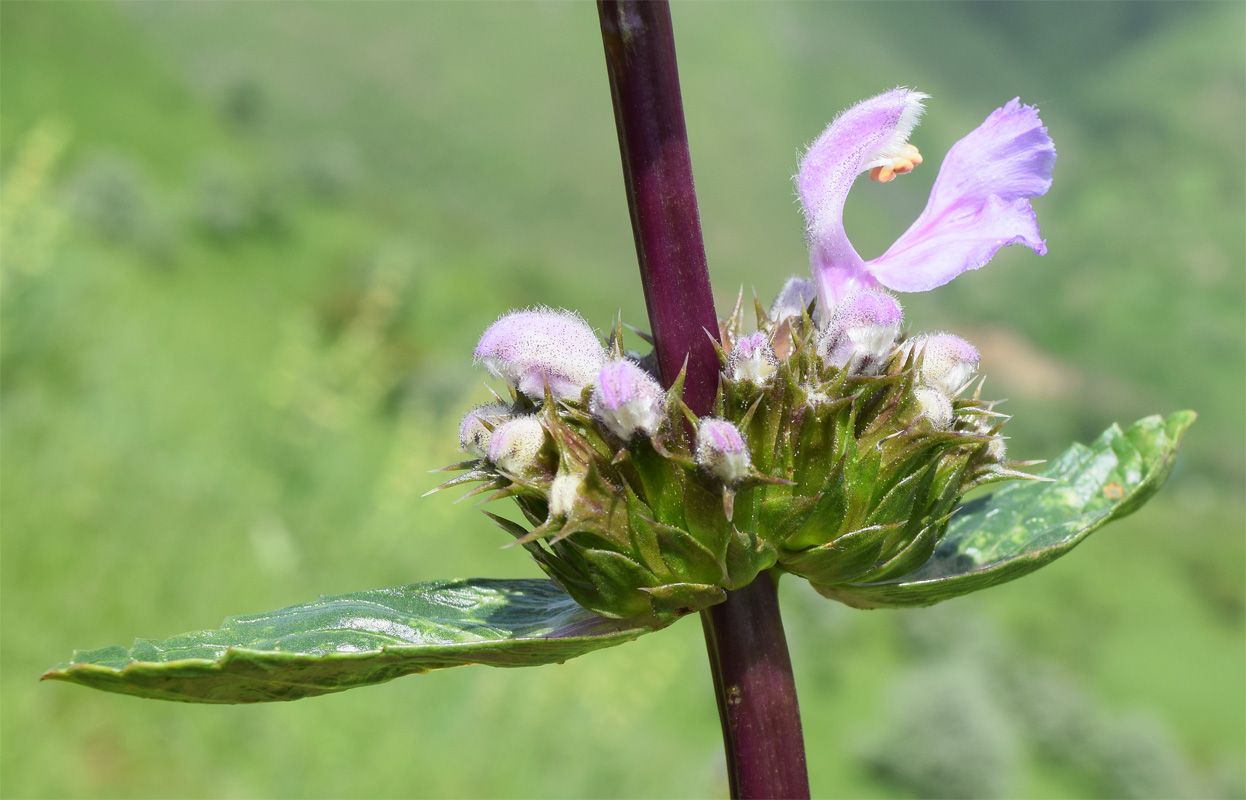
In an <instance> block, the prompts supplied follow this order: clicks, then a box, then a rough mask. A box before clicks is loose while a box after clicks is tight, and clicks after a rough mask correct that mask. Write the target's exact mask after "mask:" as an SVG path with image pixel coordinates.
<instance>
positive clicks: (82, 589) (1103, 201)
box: [0, 2, 1246, 797]
mask: <svg viewBox="0 0 1246 800" xmlns="http://www.w3.org/2000/svg"><path fill="white" fill-rule="evenodd" d="M674 15H675V28H676V34H677V37H678V41H679V47H680V59H681V62H680V66H681V71H682V77H683V89H684V100H685V104H686V107H687V116H688V127H689V132H690V137H691V143H692V152H693V163H694V167H695V170H696V174H697V181H698V189H699V193H700V197H701V204H702V215H703V222H704V226H705V239H706V243H707V247H708V249H709V259H710V267H711V273H712V276H713V280H714V283H715V286H716V290H717V292H718V294H719V297H720V304H721V305H722V306H723V307H725V306H726V303H727V302H728V300H729V299H730V298H733V297H734V294H735V292H736V290H737V288H738V287H739V286H740V285H741V284H743V285H744V286H745V287H746V290H748V289H750V288H753V289H755V290H756V291H757V293H758V294H759V295H760V296H761V297H762V298H763V299H768V298H769V297H770V296H771V295H772V294H773V293H774V292H775V291H776V290H777V288H778V287H779V285H780V284H781V283H782V281H783V280H784V279H785V278H786V277H787V276H788V275H790V274H792V273H799V272H802V271H803V270H804V269H805V268H806V267H805V264H806V263H807V262H806V254H805V251H804V245H803V241H802V237H801V221H800V217H799V213H798V210H797V208H796V206H795V204H794V203H793V196H792V189H791V185H790V182H789V176H790V175H791V173H792V172H793V170H794V168H795V164H796V160H797V153H798V148H799V147H800V146H801V145H802V144H804V143H806V142H808V141H810V140H812V139H813V138H814V136H816V134H817V133H818V132H819V131H820V130H821V128H822V127H823V126H824V125H825V124H826V123H827V121H829V120H830V118H831V117H832V116H833V115H834V113H835V112H836V111H837V110H838V109H840V108H842V107H844V106H846V105H848V104H850V103H852V102H854V101H856V100H858V99H861V98H863V97H866V96H869V95H871V94H874V93H877V92H878V91H881V90H883V89H886V88H889V87H891V86H894V85H897V84H906V85H915V86H917V87H918V88H920V89H923V90H925V91H927V92H929V93H931V94H932V95H933V96H934V97H933V100H932V101H931V102H930V103H929V112H928V114H927V117H926V120H925V121H924V123H923V125H922V127H921V128H919V129H918V131H917V133H916V134H915V136H914V138H913V141H914V142H915V143H916V144H917V145H918V146H919V147H921V149H922V151H923V153H925V154H926V157H927V163H926V166H925V167H923V168H922V169H919V170H918V171H917V172H916V173H914V175H912V176H909V177H907V178H905V179H904V180H901V181H896V182H895V183H893V184H890V185H887V186H877V185H872V184H870V185H861V186H858V187H857V189H856V191H855V192H854V195H853V199H852V201H851V202H850V204H849V208H848V225H849V228H850V230H852V232H853V235H854V238H855V240H856V241H857V243H858V245H859V248H858V249H860V250H861V252H862V253H863V254H864V255H866V256H867V257H869V256H872V255H875V254H877V253H879V252H882V250H883V249H885V248H886V246H887V245H888V244H889V243H890V241H892V239H894V237H895V236H897V235H898V234H899V233H900V232H901V231H903V230H904V228H905V227H906V226H907V225H908V224H909V222H910V221H911V220H912V219H913V218H915V217H916V215H917V213H918V212H919V211H920V209H921V207H922V205H923V204H924V202H925V196H926V193H927V191H928V189H929V186H930V184H931V183H932V182H933V180H934V175H935V174H936V171H937V165H938V162H939V160H940V158H941V154H942V153H943V152H945V151H946V150H947V148H948V147H949V146H950V145H951V144H952V143H953V142H955V141H956V140H957V139H958V138H959V137H960V136H962V135H963V134H964V133H966V132H967V131H969V130H970V129H971V128H972V127H974V126H975V125H976V124H977V123H978V122H979V121H980V120H981V119H982V118H983V117H985V115H986V114H987V113H989V112H990V111H991V110H992V109H993V108H995V107H997V106H998V105H1001V104H1002V103H1003V102H1005V101H1006V100H1008V99H1009V98H1011V97H1013V96H1015V95H1018V94H1020V95H1021V97H1022V98H1023V99H1024V100H1026V101H1027V102H1034V103H1037V104H1039V105H1040V107H1041V108H1042V111H1043V119H1044V120H1045V122H1046V123H1047V125H1048V126H1049V129H1050V131H1051V134H1052V136H1053V138H1054V139H1055V141H1056V145H1057V149H1058V151H1059V154H1060V161H1059V163H1058V164H1057V169H1056V178H1055V185H1054V187H1053V189H1052V191H1051V193H1050V194H1049V195H1048V196H1047V197H1045V198H1042V199H1040V200H1038V201H1037V202H1036V203H1035V206H1036V208H1037V211H1038V215H1039V219H1040V222H1041V224H1042V228H1043V232H1044V235H1045V236H1046V237H1047V240H1048V245H1049V248H1050V254H1049V255H1048V256H1047V257H1045V258H1043V259H1038V258H1036V257H1034V256H1032V255H1030V254H1029V253H1028V252H1011V251H1005V252H1004V253H1002V254H1001V255H1000V256H999V257H998V258H996V259H995V261H994V262H992V264H991V265H990V266H989V268H987V269H984V270H982V271H980V272H976V273H972V274H968V275H965V276H963V277H961V278H959V279H958V280H957V281H955V282H954V283H952V284H950V285H948V286H947V287H944V288H941V289H939V290H937V291H935V292H932V293H929V294H927V295H910V296H907V297H906V298H904V299H905V302H906V306H907V309H908V313H909V317H910V320H911V321H912V322H913V324H914V326H915V327H916V328H919V329H929V328H945V329H949V330H952V331H955V332H957V333H961V334H962V335H966V336H968V337H969V338H971V339H972V340H973V341H975V343H977V344H979V345H980V347H981V349H982V351H983V354H984V362H985V363H984V372H985V373H986V374H987V375H988V376H989V377H988V381H987V389H988V390H991V389H992V387H994V390H993V391H994V392H995V393H996V394H998V395H1000V396H1008V397H1010V398H1011V401H1010V403H1009V408H1010V410H1011V412H1012V413H1014V414H1015V415H1016V419H1015V420H1014V421H1013V422H1012V423H1011V425H1010V428H1009V432H1010V433H1011V434H1012V436H1013V437H1014V439H1013V441H1012V442H1011V443H1010V446H1011V451H1012V453H1013V454H1015V455H1016V456H1018V457H1023V458H1041V457H1043V456H1044V455H1050V454H1053V453H1055V452H1057V451H1058V450H1059V449H1061V448H1063V447H1064V446H1065V445H1066V444H1067V443H1068V441H1069V440H1070V439H1074V438H1077V439H1081V440H1083V441H1084V440H1087V439H1089V438H1091V437H1093V436H1094V435H1095V434H1097V433H1098V432H1099V431H1100V430H1102V428H1103V427H1105V426H1106V425H1107V424H1108V423H1110V422H1111V421H1113V420H1121V421H1131V420H1133V419H1135V418H1137V417H1139V416H1142V415H1144V414H1148V413H1153V412H1170V411H1173V410H1176V409H1178V408H1185V407H1190V408H1194V409H1196V410H1198V411H1199V412H1200V413H1201V415H1202V418H1201V420H1200V421H1199V423H1198V424H1197V425H1196V426H1195V428H1194V429H1193V430H1192V432H1191V434H1190V437H1189V440H1188V442H1189V445H1188V448H1187V450H1186V453H1185V455H1184V457H1183V460H1182V461H1181V462H1180V463H1179V465H1178V468H1177V471H1176V473H1175V474H1174V476H1173V479H1172V481H1171V484H1170V486H1169V487H1168V489H1166V490H1165V492H1164V493H1162V494H1161V496H1160V497H1159V498H1158V499H1157V500H1156V501H1154V502H1153V504H1152V505H1150V506H1148V507H1147V508H1146V509H1145V510H1144V511H1143V512H1141V513H1140V514H1138V515H1136V516H1134V517H1131V518H1130V519H1129V520H1127V521H1125V522H1124V523H1121V524H1119V525H1117V526H1115V527H1114V528H1111V529H1109V530H1107V531H1105V532H1103V533H1100V534H1097V535H1096V537H1095V538H1093V539H1092V540H1091V541H1090V542H1088V543H1087V544H1086V545H1084V546H1083V547H1081V548H1080V549H1079V552H1078V553H1077V554H1075V555H1073V556H1071V557H1069V558H1067V559H1064V560H1062V561H1060V562H1058V563H1057V564H1055V565H1053V566H1051V567H1049V568H1047V569H1045V570H1044V571H1042V572H1041V573H1039V574H1038V575H1035V576H1033V577H1030V578H1028V579H1026V580H1024V581H1021V582H1018V583H1015V584H1010V585H1008V586H1004V587H1000V588H998V589H992V590H991V591H989V592H985V593H983V594H981V595H975V596H973V597H970V598H965V599H963V600H958V601H955V602H953V603H949V604H947V605H946V606H940V607H938V608H935V609H930V610H923V611H918V612H870V613H866V612H857V611H852V610H850V609H847V608H844V607H841V606H838V605H836V604H833V603H829V602H827V601H825V600H822V599H821V598H819V597H817V596H816V595H813V593H812V592H810V591H808V590H807V588H806V587H802V586H800V585H797V584H796V582H795V581H788V582H785V585H784V587H783V592H784V598H785V604H786V606H785V607H786V608H787V617H788V620H787V627H788V635H789V639H790V641H791V644H792V648H793V655H794V659H795V661H796V670H797V678H798V681H799V683H800V690H801V701H802V708H803V709H804V712H805V725H806V735H807V746H808V750H809V755H810V767H811V773H812V780H813V788H814V792H815V794H816V795H818V796H839V797H910V796H918V797H942V796H963V797H994V796H1011V797H1182V796H1184V797H1241V796H1243V795H1244V793H1246V777H1244V776H1243V757H1242V753H1243V752H1246V710H1244V709H1246V658H1244V655H1243V653H1244V644H1246V642H1244V637H1243V625H1244V621H1246V598H1244V594H1246V592H1244V584H1246V543H1244V537H1243V532H1244V529H1246V511H1244V505H1243V503H1244V495H1246V491H1244V486H1243V484H1244V483H1246V448H1244V447H1243V445H1244V443H1246V370H1244V366H1246V341H1244V339H1243V330H1244V328H1246V310H1244V303H1243V300H1244V299H1246V269H1244V266H1246V245H1244V242H1243V237H1242V219H1243V212H1244V211H1246V184H1244V181H1243V174H1244V172H1246V161H1244V159H1246V156H1244V153H1246V130H1244V125H1243V120H1244V119H1246V100H1244V97H1246V86H1244V79H1243V75H1244V72H1246V43H1244V39H1243V30H1244V29H1246V9H1244V7H1243V6H1242V5H1241V4H1236V3H1165V2H1155V3H1127V2H1126V3H1099V4H1065V3H1044V4H1021V3H1010V4H952V3H939V4H902V3H887V4H863V3H862V4H854V3H834V4H778V3H772V4H731V5H708V4H688V5H677V6H676V7H675V9H674ZM0 23H2V24H0V37H2V41H0V97H2V98H3V99H2V101H0V167H2V170H3V173H2V176H0V180H2V183H0V189H2V193H0V243H2V249H0V269H2V271H0V281H2V284H0V348H2V349H0V401H2V403H3V443H4V446H3V449H2V451H0V469H2V477H3V505H2V506H0V525H2V534H3V539H2V541H0V548H2V556H3V558H2V561H0V591H2V594H3V605H2V609H0V622H2V627H3V639H2V640H0V665H2V671H0V706H2V708H3V717H2V727H0V737H2V741H3V750H2V751H0V794H3V795H4V796H10V797H71V796H72V797H110V796H128V797H169V796H183V797H218V796H237V797H328V796H349V797H365V796H378V797H382V796H383V797H391V796H393V797H398V796H403V797H405V796H420V797H479V796H532V797H536V796H541V797H588V796H591V797H609V796H633V797H675V796H679V797H685V796H724V795H725V791H726V778H725V773H724V767H723V763H722V755H721V739H720V736H719V732H718V728H717V718H716V712H715V708H714V701H713V698H712V692H711V689H710V685H709V675H708V670H707V668H706V664H705V658H704V653H703V645H702V644H701V641H700V631H699V630H698V629H697V626H696V625H695V623H691V622H689V623H684V624H681V625H678V626H676V627H675V628H673V629H672V630H670V631H667V632H664V633H662V634H659V635H655V636H651V637H646V638H644V639H642V640H640V641H639V642H637V643H635V644H633V645H630V646H628V647H623V648H618V649H616V650H609V651H604V652H602V653H598V654H594V655H591V656H588V657H585V658H583V659H579V660H576V661H572V662H568V663H567V664H565V665H562V666H559V667H551V668H545V669H540V670H514V671H511V670H488V669H485V668H470V669H459V670H451V671H447V672H442V673H434V674H432V675H427V676H421V677H412V678H406V679H403V680H400V681H397V682H394V683H392V684H388V685H385V686H381V687H375V688H371V689H366V690H358V691H354V692H349V693H346V694H343V695H336V696H329V697H324V698H318V699H314V700H308V701H303V702H299V703H294V704H290V705H277V706H265V707H247V708H232V707H222V708H216V707H203V708H199V707H183V706H178V705H172V704H160V703H147V702H138V701H134V700H131V699H128V698H123V697H120V696H110V695H105V694H97V693H90V692H86V691H84V690H82V689H79V688H77V687H72V686H63V685H39V684H37V683H36V682H35V679H36V677H37V676H38V674H39V673H40V671H42V670H43V669H45V668H46V667H48V666H50V665H52V664H54V663H56V662H57V661H60V660H62V659H64V658H65V657H66V656H67V655H68V653H69V651H70V649H71V648H72V647H75V646H77V647H95V646H100V645H104V644H111V643H128V642H129V640H130V639H131V638H132V637H133V636H135V635H144V636H164V635H169V634H173V633H177V632H180V631H184V630H191V629H196V628H204V627H210V626H213V625H215V624H216V623H217V622H218V621H219V620H220V618H221V617H223V616H225V615H226V614H237V613H250V612H257V611H261V610H264V609H268V608H276V607H279V606H282V605H287V604H290V603H294V602H300V601H303V600H307V599H310V598H311V597H313V596H315V595H316V594H318V593H332V592H345V591H351V590H357V589H364V588H370V587H378V586H388V585H394V584H399V583H404V582H409V581H419V580H429V579H434V578H439V577H450V576H472V575H482V576H497V577H519V576H534V575H536V574H537V570H536V568H535V567H534V566H533V565H532V564H531V563H529V562H528V561H527V559H526V558H525V557H524V556H523V555H522V554H520V553H517V552H515V551H513V550H508V551H501V550H500V549H499V546H500V545H501V544H503V543H504V540H505V536H504V535H502V534H500V533H499V532H497V531H496V530H494V529H492V528H491V527H490V525H489V524H488V522H487V520H485V519H484V518H483V516H482V515H479V514H477V513H475V512H473V510H472V509H471V508H468V507H465V506H454V505H452V503H451V500H452V498H450V497H446V496H443V495H438V496H436V497H433V498H429V499H420V495H421V494H422V493H423V492H424V491H426V490H427V489H429V488H430V487H431V486H432V485H434V483H435V476H430V475H428V474H426V471H427V470H428V469H430V468H432V467H435V466H439V465H441V464H443V463H448V462H450V461H454V460H457V455H456V453H455V446H456V442H455V438H454V430H455V424H456V422H457V419H458V415H459V414H460V413H461V412H462V410H463V409H465V408H466V407H468V406H469V405H470V404H472V403H474V402H479V401H481V400H483V399H484V398H485V396H486V394H485V390H484V389H483V387H482V386H481V382H482V378H483V375H482V374H481V373H479V372H478V371H477V370H475V369H473V368H472V366H471V364H470V358H469V353H470V350H471V348H472V346H473V344H474V341H475V337H476V336H478V335H479V332H480V331H481V330H483V329H484V327H485V326H486V325H487V324H488V323H489V322H491V321H492V320H493V319H494V318H495V317H496V316H497V315H498V314H499V313H501V312H502V311H504V310H506V309H508V308H511V307H516V306H523V305H527V304H535V303H545V304H550V305H557V306H567V307H574V308H578V309H580V310H581V311H582V312H583V313H584V314H585V316H586V317H587V318H588V319H590V320H592V321H594V323H595V324H597V325H600V326H602V327H603V328H604V327H605V326H607V325H608V324H609V322H610V321H611V320H612V319H613V318H614V315H615V314H616V313H618V312H620V311H621V312H622V314H623V318H624V319H625V320H627V321H630V322H632V323H635V324H640V325H643V323H644V319H645V316H644V305H643V298H642V295H641V291H640V287H639V284H638V280H637V277H636V269H635V253H634V248H633V244H632V238H631V232H630V228H629V226H628V222H627V212H626V206H625V203H624V198H623V192H622V186H621V181H620V175H619V162H618V153H617V146H616V141H615V134H614V125H613V117H612V113H611V109H610V101H609V94H608V91H607V89H606V81H605V71H604V66H603V64H602V58H601V53H600V41H599V38H598V34H597V23H596V17H595V13H594V9H593V8H592V6H591V5H589V4H574V5H573V4H547V5H546V4H541V5H531V4H506V5H501V4H324V3H321V4H298V5H293V4H232V3H230V4H219V3H197V4H173V3H127V4H99V3H79V2H65V3H4V4H2V5H0Z"/></svg>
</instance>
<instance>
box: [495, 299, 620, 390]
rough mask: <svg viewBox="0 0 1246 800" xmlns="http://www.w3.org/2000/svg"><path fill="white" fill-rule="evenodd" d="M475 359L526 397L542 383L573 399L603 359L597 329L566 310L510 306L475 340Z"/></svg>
mask: <svg viewBox="0 0 1246 800" xmlns="http://www.w3.org/2000/svg"><path fill="white" fill-rule="evenodd" d="M475 357H476V361H477V362H478V363H480V364H483V365H484V366H485V368H486V369H487V370H489V372H490V373H491V374H492V375H493V376H494V377H496V378H501V379H502V380H504V381H506V382H507V383H508V384H510V385H511V386H514V387H515V388H516V389H518V390H519V391H520V392H523V393H524V394H526V395H527V396H528V397H531V398H533V399H536V400H539V399H541V398H542V397H544V396H545V386H546V384H548V385H549V389H550V393H551V394H553V395H554V397H556V398H559V399H576V398H578V397H579V396H580V392H581V391H583V389H584V387H585V386H589V385H591V384H592V383H593V381H594V379H596V377H597V371H598V370H600V369H601V365H602V363H603V362H604V361H605V360H606V351H605V348H603V347H602V346H601V341H600V340H598V338H597V334H596V333H594V332H593V329H592V328H591V327H589V324H588V323H587V322H585V321H584V320H583V319H582V318H581V317H580V316H579V315H578V314H576V313H575V312H572V311H566V310H553V309H538V310H535V311H516V312H513V313H510V314H507V315H506V316H504V317H502V318H501V319H499V320H498V321H497V322H495V323H493V324H492V325H490V326H489V329H488V330H486V331H485V332H484V335H483V336H481V337H480V343H479V344H478V345H477V346H476V353H475Z"/></svg>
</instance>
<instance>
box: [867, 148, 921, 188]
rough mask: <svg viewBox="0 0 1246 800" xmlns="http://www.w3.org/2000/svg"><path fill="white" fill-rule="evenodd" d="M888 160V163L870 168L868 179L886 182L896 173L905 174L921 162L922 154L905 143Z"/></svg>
mask: <svg viewBox="0 0 1246 800" xmlns="http://www.w3.org/2000/svg"><path fill="white" fill-rule="evenodd" d="M889 161H890V163H888V164H884V165H883V166H881V167H874V168H873V169H871V170H870V180H872V181H878V182H879V183H888V182H890V181H892V180H893V179H894V178H895V177H896V176H897V175H907V174H908V173H910V172H912V171H913V167H916V166H917V165H918V164H920V163H922V154H921V153H919V152H918V151H917V148H916V147H914V146H913V145H911V144H906V145H904V147H902V148H900V154H899V155H898V156H896V157H895V158H892V159H889Z"/></svg>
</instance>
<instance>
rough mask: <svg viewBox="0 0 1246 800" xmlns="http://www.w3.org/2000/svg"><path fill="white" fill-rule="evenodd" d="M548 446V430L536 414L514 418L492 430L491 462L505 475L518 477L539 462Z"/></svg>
mask: <svg viewBox="0 0 1246 800" xmlns="http://www.w3.org/2000/svg"><path fill="white" fill-rule="evenodd" d="M544 444H545V428H544V427H543V426H542V425H541V421H540V420H539V419H537V418H536V416H534V415H531V414H530V415H527V416H523V417H515V418H514V419H511V420H507V421H506V422H503V423H502V424H501V425H499V426H497V427H496V428H494V429H493V436H491V437H490V438H489V454H488V458H489V461H491V462H493V464H494V466H496V467H497V468H498V469H500V470H503V471H504V472H510V473H513V474H516V475H518V474H519V473H521V472H523V471H524V469H525V468H527V467H530V466H532V465H533V464H534V463H536V460H537V457H538V456H539V455H540V454H541V447H542V446H544Z"/></svg>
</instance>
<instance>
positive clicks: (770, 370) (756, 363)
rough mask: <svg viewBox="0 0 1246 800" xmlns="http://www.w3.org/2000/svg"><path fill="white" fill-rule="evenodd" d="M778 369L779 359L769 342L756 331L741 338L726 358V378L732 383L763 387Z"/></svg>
mask: <svg viewBox="0 0 1246 800" xmlns="http://www.w3.org/2000/svg"><path fill="white" fill-rule="evenodd" d="M778 367H779V359H778V357H777V356H775V354H774V348H773V347H771V346H770V340H769V339H767V338H766V334H764V333H762V332H761V331H758V332H757V333H750V334H749V335H748V336H744V337H741V339H740V340H739V341H738V342H736V343H735V347H733V348H731V355H730V356H729V357H728V358H727V377H728V378H730V379H731V380H733V381H748V382H749V383H755V384H757V385H758V386H765V385H766V384H767V383H769V382H770V376H771V375H773V374H774V371H775V370H776V369H778Z"/></svg>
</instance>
